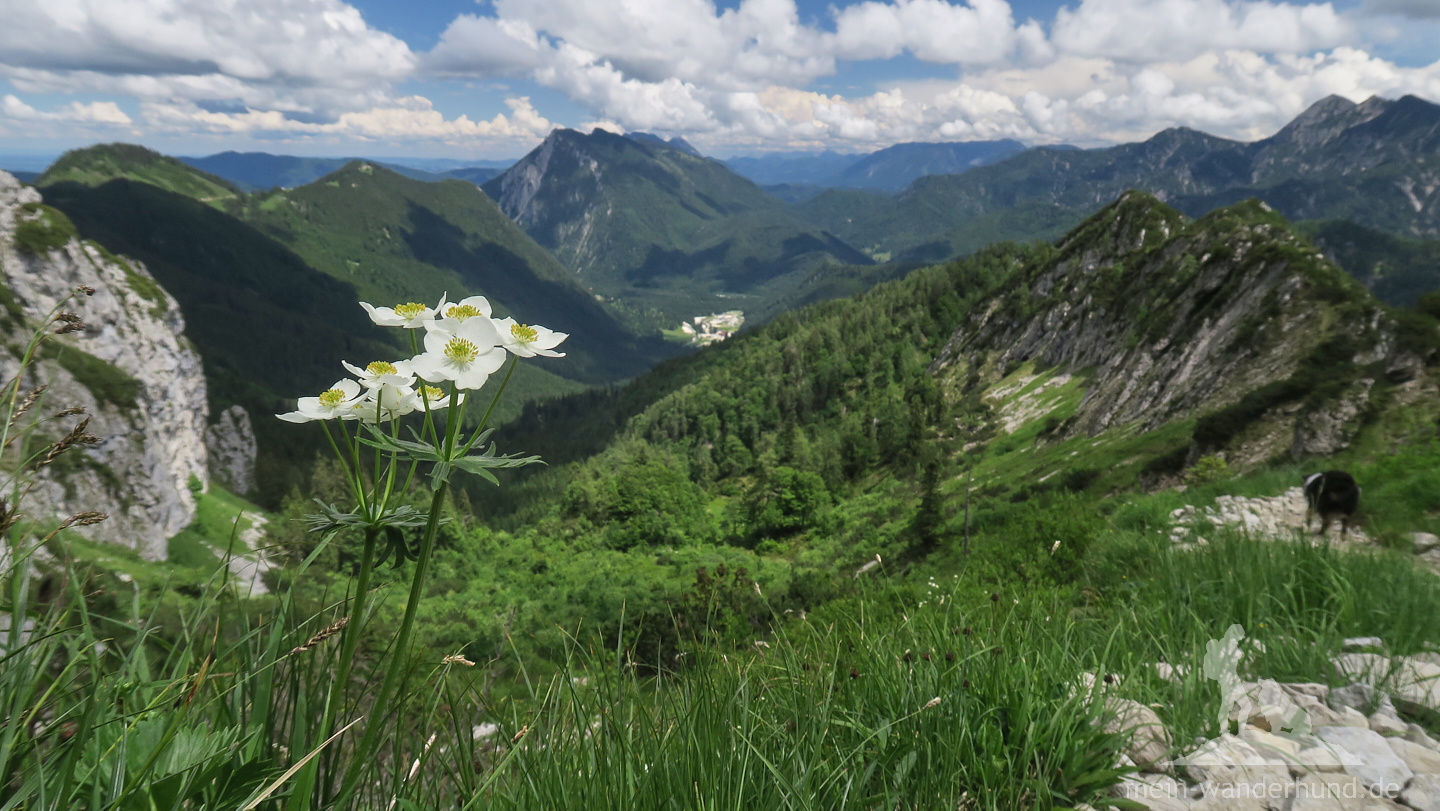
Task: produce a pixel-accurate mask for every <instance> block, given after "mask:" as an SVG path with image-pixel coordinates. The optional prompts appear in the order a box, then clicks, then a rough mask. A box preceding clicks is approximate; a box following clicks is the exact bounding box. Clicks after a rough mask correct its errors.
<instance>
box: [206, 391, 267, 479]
mask: <svg viewBox="0 0 1440 811" xmlns="http://www.w3.org/2000/svg"><path fill="white" fill-rule="evenodd" d="M205 449H206V451H207V452H208V453H209V457H210V460H209V465H210V475H211V477H212V478H213V479H214V480H215V481H218V482H219V483H220V484H222V485H224V486H225V487H227V488H229V490H230V491H231V492H233V493H238V494H240V495H244V494H246V493H248V492H250V491H251V490H253V489H255V454H256V452H257V450H258V446H257V445H256V443H255V430H254V429H253V428H252V427H251V425H250V412H248V411H246V410H245V409H244V408H241V407H240V406H238V405H232V406H230V407H229V408H227V409H225V410H224V411H221V412H220V418H219V419H218V420H216V422H215V424H214V425H211V426H210V427H209V428H207V429H205Z"/></svg>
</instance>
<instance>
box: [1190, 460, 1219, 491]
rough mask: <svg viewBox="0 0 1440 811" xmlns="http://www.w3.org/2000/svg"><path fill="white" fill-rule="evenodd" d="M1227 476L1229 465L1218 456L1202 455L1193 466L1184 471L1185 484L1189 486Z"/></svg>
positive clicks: (1215, 480)
mask: <svg viewBox="0 0 1440 811" xmlns="http://www.w3.org/2000/svg"><path fill="white" fill-rule="evenodd" d="M1228 478H1230V466H1229V465H1228V464H1226V462H1225V460H1224V459H1223V458H1221V457H1219V456H1202V457H1200V459H1199V461H1197V462H1196V463H1195V466H1194V467H1192V468H1190V469H1189V470H1187V471H1185V484H1187V485H1189V486H1190V487H1197V486H1199V485H1202V484H1210V483H1211V482H1218V481H1223V480H1225V479H1228Z"/></svg>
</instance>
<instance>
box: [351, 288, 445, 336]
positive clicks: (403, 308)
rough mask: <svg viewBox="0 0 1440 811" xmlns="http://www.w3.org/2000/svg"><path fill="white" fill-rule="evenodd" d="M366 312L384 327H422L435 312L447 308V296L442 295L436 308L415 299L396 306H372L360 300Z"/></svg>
mask: <svg viewBox="0 0 1440 811" xmlns="http://www.w3.org/2000/svg"><path fill="white" fill-rule="evenodd" d="M360 306H361V307H364V308H365V312H367V313H369V314H370V320H371V321H374V322H375V323H376V324H378V325H380V326H382V327H404V328H405V329H420V328H421V327H423V326H425V322H427V321H429V320H430V319H432V318H434V317H435V314H436V313H438V312H440V311H441V310H444V309H445V297H444V296H441V297H440V303H439V304H437V305H435V307H434V309H431V308H430V307H426V306H425V305H424V304H417V303H415V302H413V301H411V302H407V303H405V304H396V305H395V306H394V307H372V306H370V305H369V304H367V303H365V302H363V301H362V302H360Z"/></svg>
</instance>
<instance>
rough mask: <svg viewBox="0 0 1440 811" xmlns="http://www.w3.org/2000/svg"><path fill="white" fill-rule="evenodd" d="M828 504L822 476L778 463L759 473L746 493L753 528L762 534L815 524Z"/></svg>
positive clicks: (781, 533)
mask: <svg viewBox="0 0 1440 811" xmlns="http://www.w3.org/2000/svg"><path fill="white" fill-rule="evenodd" d="M829 505H830V492H829V491H828V490H826V489H825V480H824V479H822V478H820V477H819V476H818V475H816V474H814V473H810V472H809V471H804V470H796V469H794V468H792V467H786V466H784V465H781V466H779V467H777V468H775V469H774V470H771V471H768V472H766V473H765V474H764V475H763V476H761V477H760V478H759V479H758V480H757V481H756V482H755V485H754V486H753V487H751V488H750V492H749V493H747V494H746V495H745V509H746V513H747V517H748V520H749V523H750V526H751V528H752V530H753V531H754V532H755V533H756V534H758V535H759V536H761V537H779V536H784V535H789V534H792V533H795V532H799V531H801V530H804V529H809V528H810V527H813V526H815V525H816V523H817V521H818V520H819V518H820V513H821V511H822V510H823V509H825V508H826V507H828V506H829Z"/></svg>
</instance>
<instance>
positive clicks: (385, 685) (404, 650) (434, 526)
mask: <svg viewBox="0 0 1440 811" xmlns="http://www.w3.org/2000/svg"><path fill="white" fill-rule="evenodd" d="M514 371H515V365H514V363H512V364H511V365H510V372H514ZM509 383H510V374H509V373H507V374H506V375H505V380H504V381H503V382H502V383H501V384H500V390H499V391H497V392H495V397H494V399H492V400H491V401H490V408H488V409H487V410H486V411H485V417H484V419H483V420H482V421H481V428H482V429H483V427H484V423H485V422H487V421H489V419H490V414H491V413H492V412H493V411H494V410H495V404H496V403H498V402H499V401H500V396H501V395H502V394H504V393H505V388H506V386H508V385H509ZM455 395H456V389H455V384H454V383H451V384H450V402H451V403H454V402H455ZM469 399H470V398H469V397H466V398H465V400H462V401H461V402H460V408H458V409H457V408H455V407H454V406H452V407H451V408H450V413H449V414H448V415H447V417H448V419H447V420H446V423H447V424H446V426H445V428H446V430H445V451H446V456H447V457H451V458H454V457H455V456H456V455H457V454H454V453H453V451H454V448H455V435H456V433H457V432H458V431H459V427H460V422H461V421H462V420H464V418H465V409H464V406H465V401H466V400H469ZM427 416H428V411H427ZM477 435H478V434H477ZM467 450H468V447H467ZM449 489H450V482H449V481H448V480H446V481H443V482H441V483H440V486H439V487H437V488H435V494H434V495H433V496H431V498H430V514H429V515H427V516H426V518H425V535H424V537H423V538H421V540H420V554H419V555H418V556H417V557H416V559H415V573H414V575H413V576H412V577H411V580H410V598H409V599H408V600H407V601H406V603H405V616H404V618H403V619H401V621H400V633H399V634H398V635H397V636H396V637H395V645H394V648H393V650H394V651H395V652H394V655H393V658H391V660H390V666H389V667H388V668H386V670H385V680H384V681H383V682H381V684H380V691H379V692H377V693H376V694H375V704H374V707H373V709H371V711H370V718H369V719H368V721H367V722H366V724H365V735H364V737H362V738H361V739H360V745H359V747H357V748H356V750H355V755H354V760H353V761H351V763H352V765H351V767H350V769H349V770H348V771H347V773H346V775H345V782H344V784H343V785H342V786H341V787H340V794H339V795H338V796H337V797H336V800H335V803H334V807H335V808H344V807H345V806H346V804H347V803H349V802H350V798H351V797H352V796H353V795H354V794H355V791H356V789H357V788H358V787H359V784H360V778H361V775H362V774H363V772H364V770H365V768H366V767H367V765H368V764H369V762H370V755H371V753H372V752H373V751H374V750H375V745H376V743H377V742H378V741H379V737H380V731H381V730H382V729H383V728H384V726H385V718H386V716H387V715H388V714H389V713H388V712H387V709H386V708H388V707H389V706H390V700H391V696H392V695H393V694H394V693H395V691H396V688H397V686H403V684H404V682H405V680H406V679H407V678H408V677H409V671H410V667H409V662H408V661H407V659H408V658H409V655H410V641H411V640H410V638H411V636H412V634H413V632H414V630H415V615H416V614H417V613H419V608H420V598H421V596H423V595H424V593H425V573H426V572H427V571H428V570H429V568H430V553H431V552H433V551H434V550H435V533H436V531H437V530H438V529H439V528H440V509H441V508H442V507H443V506H444V505H445V494H446V493H447V492H448V491H449Z"/></svg>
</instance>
